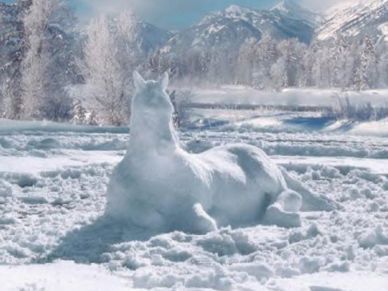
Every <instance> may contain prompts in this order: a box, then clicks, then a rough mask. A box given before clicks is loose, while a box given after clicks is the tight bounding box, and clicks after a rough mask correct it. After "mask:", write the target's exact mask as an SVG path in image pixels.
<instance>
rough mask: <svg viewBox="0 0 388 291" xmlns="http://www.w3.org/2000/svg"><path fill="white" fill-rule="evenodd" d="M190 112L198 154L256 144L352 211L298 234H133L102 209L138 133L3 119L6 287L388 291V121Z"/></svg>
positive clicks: (0, 270) (0, 163)
mask: <svg viewBox="0 0 388 291" xmlns="http://www.w3.org/2000/svg"><path fill="white" fill-rule="evenodd" d="M191 116H192V117H191V122H190V127H189V128H190V129H185V130H183V131H182V132H181V134H180V138H181V140H182V141H183V142H184V143H186V144H187V148H188V149H189V150H191V151H193V152H200V151H202V150H204V149H207V148H210V147H212V146H215V145H220V144H225V143H230V142H244V143H249V144H253V145H257V146H259V147H261V148H262V149H263V150H264V151H265V152H266V153H267V154H269V155H270V156H271V157H272V158H273V159H274V161H275V162H277V163H278V164H280V165H282V166H284V167H285V168H286V169H287V170H288V171H289V172H290V173H291V174H292V175H293V176H295V177H297V178H298V179H300V180H301V181H303V182H304V183H305V184H306V185H308V186H309V187H310V188H312V189H313V190H315V191H316V192H319V193H323V194H325V195H327V196H328V197H330V198H331V199H334V200H335V201H337V202H338V203H339V204H340V205H341V206H342V208H341V209H339V210H337V211H334V212H310V213H302V215H303V225H302V227H300V228H296V229H284V228H279V227H275V226H262V225H258V226H252V227H249V228H245V229H230V228H225V229H221V230H219V231H216V232H212V233H209V234H207V235H190V234H185V233H181V232H174V233H168V234H151V233H144V232H141V231H139V230H137V229H128V228H126V227H125V226H123V225H117V224H115V223H113V222H111V221H108V220H106V219H105V218H104V217H103V216H102V214H103V212H104V207H105V201H106V200H105V192H106V186H107V183H108V181H109V177H110V174H111V172H112V169H113V168H114V166H115V165H116V164H117V163H118V162H119V161H120V159H121V158H122V157H123V154H124V153H125V150H126V147H127V140H128V134H127V132H128V129H126V128H118V129H116V128H102V127H97V128H89V127H77V126H69V125H60V124H52V123H43V124H42V123H25V122H9V121H0V265H1V266H0V286H1V287H0V289H1V290H50V291H51V290H143V289H155V290H254V291H260V290H278V291H280V290H282V291H283V290H284V291H302V290H303V291H304V290H306V291H328V290H331V291H333V290H342V291H348V290H349V291H358V290H360V291H361V290H368V291H385V290H388V130H387V129H388V122H386V121H380V122H374V123H362V124H359V123H350V122H334V121H332V120H329V119H327V118H325V117H321V116H319V114H317V113H303V114H301V113H298V114H297V115H296V114H295V113H284V112H283V113H282V112H276V113H270V112H264V113H263V112H260V113H258V112H253V111H252V112H251V111H246V112H242V111H236V112H230V111H215V110H213V111H208V110H202V111H201V110H197V111H196V112H192V114H191Z"/></svg>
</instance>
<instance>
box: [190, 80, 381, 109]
mask: <svg viewBox="0 0 388 291" xmlns="http://www.w3.org/2000/svg"><path fill="white" fill-rule="evenodd" d="M187 90H190V88H187ZM191 91H192V93H193V94H192V96H193V101H194V102H197V103H207V104H252V105H271V106H279V105H281V106H290V107H292V106H299V107H301V106H314V107H334V106H337V105H338V100H339V99H344V98H348V99H349V100H350V102H351V103H352V104H367V103H371V104H372V105H375V106H382V107H387V106H388V103H387V96H388V90H386V89H380V90H366V91H362V92H353V91H345V92H341V91H340V90H336V89H323V90H322V89H315V88H310V89H294V88H290V89H283V90H281V91H261V90H256V89H253V88H249V87H244V86H230V85H228V86H221V87H219V88H208V89H203V88H199V89H192V90H191Z"/></svg>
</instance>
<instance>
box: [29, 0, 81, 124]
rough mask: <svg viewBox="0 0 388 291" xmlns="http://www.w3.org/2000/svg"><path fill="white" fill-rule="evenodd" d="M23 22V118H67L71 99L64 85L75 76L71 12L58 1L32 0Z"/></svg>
mask: <svg viewBox="0 0 388 291" xmlns="http://www.w3.org/2000/svg"><path fill="white" fill-rule="evenodd" d="M23 25H24V30H25V36H24V38H25V43H26V52H25V55H24V57H23V61H22V64H21V85H22V102H23V117H24V118H27V119H29V118H48V119H52V120H63V119H69V118H70V117H71V116H70V115H71V109H72V101H71V99H70V98H69V96H68V94H67V92H66V86H67V85H69V84H70V83H71V82H72V79H73V78H74V61H73V44H74V39H73V36H72V33H73V28H74V18H73V15H72V13H71V11H70V10H69V9H68V7H67V6H66V5H65V3H64V2H63V1H61V0H33V1H32V2H31V5H30V6H29V9H28V10H27V11H26V13H25V16H24V18H23Z"/></svg>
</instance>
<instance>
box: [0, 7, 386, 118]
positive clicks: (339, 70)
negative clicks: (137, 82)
mask: <svg viewBox="0 0 388 291" xmlns="http://www.w3.org/2000/svg"><path fill="white" fill-rule="evenodd" d="M13 7H14V8H15V9H16V11H17V13H15V15H11V16H13V17H14V19H11V20H10V19H9V17H5V18H4V17H3V18H0V27H1V31H0V52H1V54H0V117H5V118H11V119H27V120H31V119H48V120H55V121H73V122H77V123H89V124H100V123H105V124H113V125H121V124H125V123H126V122H127V120H128V117H129V115H130V96H132V94H133V87H132V72H133V70H135V69H137V70H140V71H142V72H143V74H144V75H146V76H154V75H157V74H161V73H162V72H165V71H168V72H169V73H170V75H171V79H172V81H174V82H175V83H179V82H185V81H186V82H190V83H192V84H196V85H198V86H201V85H210V84H211V85H214V84H220V85H221V84H242V85H247V86H253V87H255V88H259V89H262V90H279V89H282V88H287V87H301V88H303V87H316V88H341V89H344V90H345V89H349V90H366V89H371V88H382V87H386V86H387V85H388V74H387V72H388V49H387V42H385V41H377V42H376V40H375V39H372V38H370V37H365V38H363V39H361V40H356V39H354V38H345V37H342V36H340V35H339V36H338V37H337V38H336V39H333V40H330V41H325V42H319V41H314V42H313V43H311V44H310V45H306V44H304V43H301V42H299V41H298V40H296V39H287V40H276V39H273V38H271V37H270V36H269V35H264V36H263V37H262V38H261V39H260V40H257V39H247V40H246V41H245V42H244V43H243V44H242V45H241V46H239V47H238V48H237V49H234V50H231V49H230V48H228V47H222V46H221V47H209V48H203V49H201V50H189V51H184V52H182V53H180V54H169V53H165V52H164V51H163V50H157V51H153V52H144V50H142V48H141V45H140V44H139V43H140V42H141V37H142V36H141V35H139V30H138V25H139V23H140V22H139V21H138V20H137V19H136V17H135V16H134V15H133V14H132V13H130V12H125V11H124V12H122V13H120V14H118V15H115V16H104V15H101V16H97V17H95V18H93V19H91V20H90V22H89V24H88V25H86V26H80V25H79V23H78V22H77V19H76V18H75V17H74V14H73V11H72V10H71V9H70V8H69V7H68V6H67V5H66V2H64V1H62V0H18V1H17V2H16V4H14V6H13Z"/></svg>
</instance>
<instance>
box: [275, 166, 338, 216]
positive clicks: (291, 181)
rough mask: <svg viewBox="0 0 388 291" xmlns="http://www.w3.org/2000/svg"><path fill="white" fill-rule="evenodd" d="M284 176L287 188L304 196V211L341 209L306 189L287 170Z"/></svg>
mask: <svg viewBox="0 0 388 291" xmlns="http://www.w3.org/2000/svg"><path fill="white" fill-rule="evenodd" d="M282 174H283V176H284V179H285V180H286V183H287V187H288V188H289V189H292V190H294V191H295V192H297V193H299V194H300V195H301V196H302V208H301V210H302V211H332V210H335V209H338V208H341V207H340V205H338V204H337V203H336V202H334V201H333V200H331V199H329V198H327V197H325V196H323V195H320V194H317V193H314V192H312V191H311V190H309V189H308V188H306V187H305V186H304V185H303V184H302V183H301V182H299V181H298V180H296V179H295V178H293V177H291V176H290V174H289V173H288V172H287V171H286V170H285V169H282Z"/></svg>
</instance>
